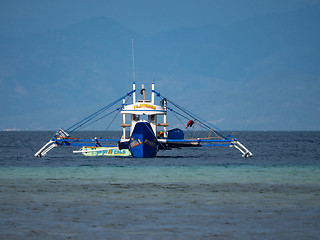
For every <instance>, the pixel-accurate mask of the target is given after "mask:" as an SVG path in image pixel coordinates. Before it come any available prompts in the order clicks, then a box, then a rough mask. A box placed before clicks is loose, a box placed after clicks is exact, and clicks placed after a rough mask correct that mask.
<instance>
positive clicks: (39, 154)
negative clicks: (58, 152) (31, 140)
mask: <svg viewBox="0 0 320 240" xmlns="http://www.w3.org/2000/svg"><path fill="white" fill-rule="evenodd" d="M57 146H58V145H57V144H56V142H55V141H54V140H50V141H49V142H47V144H45V145H44V146H43V147H42V148H40V150H39V151H38V152H37V153H36V154H35V155H34V156H35V157H38V158H41V157H44V156H45V155H47V153H48V152H49V151H50V150H51V149H52V148H54V147H57Z"/></svg>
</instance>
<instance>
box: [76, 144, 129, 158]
mask: <svg viewBox="0 0 320 240" xmlns="http://www.w3.org/2000/svg"><path fill="white" fill-rule="evenodd" d="M73 153H82V154H83V155H85V156H91V157H92V156H93V157H94V156H114V157H118V156H119V157H130V156H131V152H130V151H129V149H121V150H120V149H119V148H118V147H85V146H84V147H82V148H81V149H80V150H78V151H73Z"/></svg>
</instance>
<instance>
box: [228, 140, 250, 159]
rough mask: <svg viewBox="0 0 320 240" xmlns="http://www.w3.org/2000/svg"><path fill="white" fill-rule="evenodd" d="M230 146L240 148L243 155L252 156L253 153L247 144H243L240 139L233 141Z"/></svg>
mask: <svg viewBox="0 0 320 240" xmlns="http://www.w3.org/2000/svg"><path fill="white" fill-rule="evenodd" d="M230 147H234V148H236V149H238V150H239V151H240V152H241V153H242V157H252V156H253V154H252V152H250V151H249V150H248V149H247V148H246V147H245V146H243V145H242V144H241V143H240V142H239V141H233V142H232V144H231V145H230Z"/></svg>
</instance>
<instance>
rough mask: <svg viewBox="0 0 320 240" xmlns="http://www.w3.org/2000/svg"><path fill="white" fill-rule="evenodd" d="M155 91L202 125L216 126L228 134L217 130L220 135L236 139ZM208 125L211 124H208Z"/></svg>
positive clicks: (210, 127)
mask: <svg viewBox="0 0 320 240" xmlns="http://www.w3.org/2000/svg"><path fill="white" fill-rule="evenodd" d="M153 91H154V92H155V93H156V95H157V96H158V97H160V98H162V99H166V100H167V101H168V102H170V103H171V104H172V105H174V106H175V107H176V108H178V109H180V110H181V111H182V112H184V113H185V114H187V115H188V116H190V117H192V118H195V119H196V120H198V121H199V122H200V123H202V125H204V126H205V127H207V128H208V129H212V128H215V129H216V130H217V131H220V132H221V133H223V134H225V135H226V136H227V137H226V136H223V135H222V134H221V133H219V132H216V131H215V133H216V134H217V135H220V137H222V138H226V139H228V138H229V137H230V138H232V139H235V138H234V137H233V136H231V135H230V134H227V133H225V132H224V131H222V130H221V129H219V128H217V127H216V126H214V125H213V124H210V123H208V122H206V121H204V120H202V119H201V118H200V117H198V116H196V115H195V114H193V113H192V112H190V111H188V110H187V109H185V108H183V107H181V106H179V105H178V104H176V103H174V102H172V101H171V100H169V99H168V98H165V97H164V96H161V94H160V93H158V92H157V91H155V90H153ZM208 125H209V126H208Z"/></svg>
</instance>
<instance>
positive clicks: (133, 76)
mask: <svg viewBox="0 0 320 240" xmlns="http://www.w3.org/2000/svg"><path fill="white" fill-rule="evenodd" d="M131 42H132V81H133V82H134V83H135V82H136V76H135V72H134V44H133V38H132V39H131Z"/></svg>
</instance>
